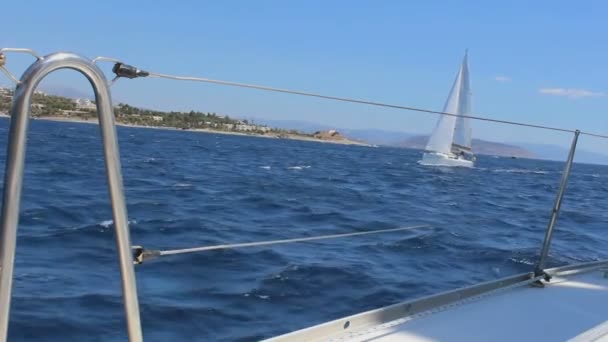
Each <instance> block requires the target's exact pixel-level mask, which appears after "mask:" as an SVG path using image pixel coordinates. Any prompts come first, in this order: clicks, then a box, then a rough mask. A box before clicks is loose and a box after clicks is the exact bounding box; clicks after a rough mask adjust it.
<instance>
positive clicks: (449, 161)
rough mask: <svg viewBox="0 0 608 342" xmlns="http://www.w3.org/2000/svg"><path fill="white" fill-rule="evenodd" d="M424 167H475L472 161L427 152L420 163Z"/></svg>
mask: <svg viewBox="0 0 608 342" xmlns="http://www.w3.org/2000/svg"><path fill="white" fill-rule="evenodd" d="M420 164H422V165H434V166H460V167H473V162H472V161H471V160H466V159H463V158H458V157H456V156H454V155H448V154H444V153H438V152H427V153H424V154H423V155H422V160H421V161H420Z"/></svg>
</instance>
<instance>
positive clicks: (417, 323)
mask: <svg viewBox="0 0 608 342" xmlns="http://www.w3.org/2000/svg"><path fill="white" fill-rule="evenodd" d="M345 319H346V320H347V319H349V318H345ZM310 329H315V327H312V328H309V329H305V330H310ZM347 330H349V329H345V330H343V331H342V332H337V333H336V334H329V335H326V336H324V337H322V336H319V335H316V334H312V336H311V335H309V337H313V336H314V335H316V336H314V338H312V339H305V340H314V341H374V342H396V341H399V342H402V341H416V342H428V341H484V342H485V341H535V342H537V341H568V340H574V341H600V340H605V341H608V271H607V269H603V270H598V269H595V270H593V271H589V272H585V273H579V274H574V275H569V276H562V277H560V276H555V277H554V278H553V279H552V280H551V282H550V283H546V286H545V287H544V288H539V287H532V286H530V285H520V286H511V287H509V288H506V289H502V290H500V291H495V292H493V293H488V294H486V295H481V296H479V297H474V298H472V299H467V300H464V301H460V302H454V303H451V304H448V305H444V306H439V307H436V308H433V309H430V310H428V311H423V312H421V313H418V314H415V315H413V316H407V317H405V318H401V319H397V320H393V321H389V322H387V323H384V324H379V325H378V324H375V325H374V324H372V325H367V326H365V327H361V328H360V329H353V330H351V331H348V332H347ZM284 337H289V335H284ZM293 337H295V336H293ZM298 337H302V336H298ZM286 340H291V339H290V338H287V339H286ZM297 340H299V338H298V339H297Z"/></svg>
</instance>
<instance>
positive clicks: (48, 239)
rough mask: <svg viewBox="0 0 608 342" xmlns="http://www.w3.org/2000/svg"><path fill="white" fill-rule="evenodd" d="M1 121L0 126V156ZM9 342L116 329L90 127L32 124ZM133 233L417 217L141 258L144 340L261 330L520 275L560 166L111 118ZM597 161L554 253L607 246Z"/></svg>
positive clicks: (580, 170)
mask: <svg viewBox="0 0 608 342" xmlns="http://www.w3.org/2000/svg"><path fill="white" fill-rule="evenodd" d="M7 127H8V121H7V120H2V121H0V133H2V141H1V146H0V153H1V155H0V157H1V160H4V159H5V155H4V153H5V145H6V134H7ZM30 133H31V134H30V136H29V137H30V138H29V142H28V144H29V145H28V155H27V163H26V177H25V188H24V192H23V202H22V215H21V224H20V229H19V237H18V248H17V257H16V269H15V282H14V291H13V294H14V295H13V301H12V313H11V323H10V332H9V334H10V340H11V341H26V340H38V341H66V340H67V341H124V340H125V339H126V332H125V324H124V321H123V320H124V314H123V309H122V302H121V291H120V277H119V271H118V265H117V257H116V252H115V242H114V232H113V225H112V221H111V210H110V206H109V202H108V193H107V190H106V183H105V173H104V165H103V159H102V153H101V147H100V143H99V141H100V139H99V132H98V127H97V126H95V125H88V124H72V123H55V122H45V121H35V122H33V123H32V125H31V131H30ZM118 133H119V137H120V147H121V153H122V156H121V159H122V165H123V175H124V183H125V187H126V197H127V203H128V211H129V218H130V223H131V237H132V241H133V243H134V244H137V245H143V246H145V247H147V248H152V249H171V248H182V247H191V246H201V245H212V244H219V243H231V242H246V241H259V240H266V239H281V238H291V237H300V236H311V235H316V234H329V233H339V232H352V231H358V230H366V229H383V228H395V227H403V226H409V225H415V224H429V225H431V226H432V228H430V229H424V230H418V231H409V232H401V233H391V234H382V235H373V236H363V237H356V238H348V239H341V240H330V241H325V242H317V243H303V244H294V245H288V246H278V247H271V248H270V247H269V248H249V249H240V250H228V251H216V252H207V253H199V254H188V255H180V256H168V257H165V258H161V259H157V260H154V261H150V262H148V263H145V264H143V265H139V266H137V267H136V274H137V281H138V287H139V299H140V304H141V310H142V322H143V329H144V336H145V338H146V340H148V341H168V340H200V341H232V340H259V339H261V338H264V337H270V336H274V335H277V334H281V333H285V332H288V331H291V330H294V329H298V328H303V327H306V326H310V325H313V324H317V323H320V322H323V321H326V320H330V319H335V318H339V317H342V316H345V315H349V314H354V313H357V312H360V311H364V310H369V309H373V308H377V307H381V306H384V305H388V304H392V303H396V302H399V301H402V300H406V299H411V298H415V297H419V296H423V295H427V294H431V293H435V292H438V291H441V290H446V289H452V288H456V287H460V286H464V285H468V284H473V283H475V282H479V281H482V280H489V279H495V278H499V277H504V276H507V275H510V274H514V273H519V272H525V271H529V270H531V268H532V267H533V262H534V260H535V258H536V255H537V251H538V247H539V245H540V244H541V241H542V237H543V234H544V229H545V227H546V222H547V220H548V217H549V213H550V208H551V205H552V203H553V200H554V196H555V192H556V189H557V185H558V184H559V179H560V177H561V170H562V168H563V163H558V162H548V161H535V160H523V159H505V158H492V157H485V156H480V157H479V159H478V163H477V165H476V166H477V167H476V168H474V169H458V168H448V169H444V168H431V167H424V166H421V165H418V164H417V160H418V159H419V158H420V152H417V151H412V150H405V149H394V148H369V147H355V146H339V145H331V144H318V143H311V142H298V141H288V140H274V139H260V138H252V137H240V136H228V135H216V134H202V133H194V132H184V131H170V130H156V129H140V128H124V127H123V128H118ZM607 180H608V168H607V167H604V166H594V165H582V164H576V165H575V166H574V169H573V174H572V178H571V181H570V184H569V188H568V192H567V195H566V198H565V202H564V205H563V210H562V214H561V216H560V220H559V222H558V227H557V231H556V235H555V243H554V248H553V249H552V251H551V257H550V264H551V265H559V264H565V263H572V262H579V261H586V260H597V259H600V258H606V257H608V253H607V252H606V246H607V242H608V241H607V240H608V237H607V235H606V234H605V227H606V223H607V222H608V210H606V209H607V208H608V199H607V198H608V196H607V194H608V192H607V191H608V182H607Z"/></svg>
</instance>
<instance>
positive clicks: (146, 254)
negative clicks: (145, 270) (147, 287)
mask: <svg viewBox="0 0 608 342" xmlns="http://www.w3.org/2000/svg"><path fill="white" fill-rule="evenodd" d="M131 249H133V263H134V264H135V265H139V264H143V263H144V261H146V260H150V259H154V258H157V257H159V256H160V251H157V250H147V249H145V248H143V247H142V246H132V247H131Z"/></svg>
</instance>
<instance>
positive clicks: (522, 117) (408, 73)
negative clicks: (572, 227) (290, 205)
mask: <svg viewBox="0 0 608 342" xmlns="http://www.w3.org/2000/svg"><path fill="white" fill-rule="evenodd" d="M2 11H3V14H4V15H3V19H2V22H3V29H2V34H1V35H0V46H3V47H29V48H32V49H34V50H36V51H38V52H39V53H41V54H48V53H51V52H55V51H60V50H67V51H72V52H77V53H80V54H83V55H85V56H88V57H90V58H93V57H96V56H100V55H101V56H111V57H116V58H119V59H121V60H123V61H125V62H126V63H128V64H133V65H136V66H138V67H140V68H142V69H145V70H150V71H155V72H161V73H171V74H178V75H192V76H200V77H209V78H216V79H222V80H230V81H237V82H245V83H256V84H263V85H269V86H275V87H282V88H289V89H297V90H303V91H311V92H317V93H324V94H329V95H335V96H345V97H354V98H361V99H367V100H373V101H378V102H386V103H391V104H398V105H405V106H414V107H422V108H427V109H433V110H441V109H442V106H443V104H444V102H445V99H446V97H447V95H448V92H449V90H450V87H451V85H452V82H453V80H454V77H455V75H456V72H457V71H458V67H459V64H460V62H461V60H462V57H463V54H464V51H465V49H469V63H470V70H471V83H472V90H473V112H474V114H475V115H480V116H485V117H491V118H496V119H503V120H515V121H523V122H529V123H534V124H542V125H550V126H557V127H563V128H571V129H575V128H578V129H581V130H583V131H591V132H598V133H608V120H606V115H607V114H608V110H607V109H608V45H607V44H606V43H605V42H606V37H608V22H606V20H605V17H606V13H608V2H605V1H580V2H576V1H534V2H531V1H503V2H500V3H498V2H492V3H490V2H487V1H460V2H457V1H416V2H414V1H407V2H406V1H388V0H386V1H371V0H370V1H356V0H350V1H346V0H344V1H337V0H336V1H315V0H308V1H295V0H294V1H264V0H260V1H244V0H242V1H169V2H168V1H162V2H160V1H159V2H153V1H148V2H135V1H107V0H106V1H89V2H86V4H85V3H84V2H82V1H7V2H6V3H4V4H3V6H2ZM31 61H32V60H31V58H30V57H29V56H19V55H9V57H8V63H7V67H8V68H9V69H10V70H11V71H12V72H13V73H15V74H20V73H21V72H23V70H25V68H26V67H27V66H28V65H29V63H31ZM110 68H111V65H105V66H104V70H106V71H107V72H108V75H109V76H108V77H111V73H110ZM44 82H45V83H47V84H50V85H61V86H69V87H73V88H77V89H82V90H83V91H86V92H89V93H90V90H89V88H90V87H89V86H88V85H87V83H86V81H84V80H83V78H82V77H81V76H80V75H77V74H76V73H74V72H70V71H60V72H57V73H56V74H53V75H51V76H49V79H48V80H45V81H44ZM8 83H9V82H8V81H7V80H6V78H0V84H5V85H6V84H8ZM112 92H113V97H114V99H115V101H121V102H128V103H130V104H133V105H137V106H142V107H146V108H154V109H161V110H191V109H194V110H200V111H205V112H217V113H221V114H228V115H230V116H235V117H241V118H253V119H275V120H276V119H279V120H299V121H308V122H314V123H320V124H323V125H329V126H335V127H337V128H349V129H366V128H373V129H387V130H393V131H404V132H410V133H429V132H430V131H431V129H432V127H433V125H434V124H435V122H436V120H437V117H436V116H433V115H429V114H420V113H413V112H406V111H399V110H390V109H380V108H375V107H369V106H363V105H354V104H344V103H336V102H332V101H328V100H321V99H311V98H302V97H297V96H293V95H285V94H273V93H267V92H263V91H257V90H247V89H238V88H231V87H224V86H218V85H208V84H202V83H192V82H177V81H170V80H160V79H151V78H148V79H136V80H120V81H119V82H117V83H116V84H115V85H114V86H113V89H112ZM473 130H474V131H473V135H474V137H476V138H482V139H490V140H494V141H504V142H517V141H525V142H535V143H551V144H560V145H562V146H567V144H568V143H569V141H570V139H571V136H568V135H567V134H562V133H560V134H556V133H552V132H546V131H539V130H532V129H521V128H515V127H512V126H505V125H497V124H487V123H479V122H475V123H473ZM581 145H583V146H585V148H587V149H591V150H594V151H598V152H606V153H608V143H607V142H606V141H603V140H600V139H592V138H587V137H585V138H584V139H582V141H581Z"/></svg>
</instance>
